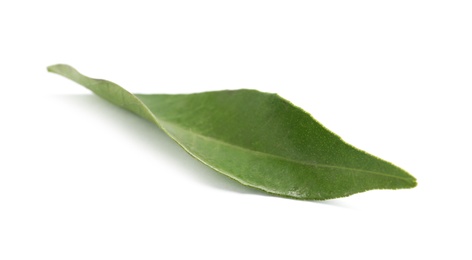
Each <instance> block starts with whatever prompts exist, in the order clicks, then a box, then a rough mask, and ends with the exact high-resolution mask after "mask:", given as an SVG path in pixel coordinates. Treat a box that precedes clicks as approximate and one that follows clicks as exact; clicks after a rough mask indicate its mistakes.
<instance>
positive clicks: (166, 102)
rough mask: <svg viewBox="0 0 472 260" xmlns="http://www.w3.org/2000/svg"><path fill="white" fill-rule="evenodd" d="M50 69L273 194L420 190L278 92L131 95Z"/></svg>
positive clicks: (319, 196)
mask: <svg viewBox="0 0 472 260" xmlns="http://www.w3.org/2000/svg"><path fill="white" fill-rule="evenodd" d="M48 71H50V72H54V73H57V74H60V75H62V76H64V77H67V78H69V79H71V80H73V81H75V82H77V83H79V84H81V85H83V86H85V87H86V88H88V89H90V90H91V91H93V92H94V93H95V94H97V95H99V96H100V97H102V98H104V99H106V100H108V101H110V102H111V103H113V104H115V105H117V106H120V107H123V108H125V109H127V110H130V111H132V112H134V113H136V114H137V115H139V116H141V117H143V118H145V119H147V120H149V121H151V122H153V123H155V124H156V125H158V126H159V127H160V128H161V129H162V130H163V131H164V132H165V133H166V134H168V135H169V136H170V137H171V138H172V139H174V140H175V141H176V142H177V143H178V144H179V145H180V146H182V147H183V148H184V149H185V151H187V152H188V153H189V154H191V155H192V156H193V157H195V158H197V159H198V160H200V161H201V162H203V163H204V164H206V165H208V166H209V167H211V168H212V169H214V170H216V171H218V172H220V173H222V174H224V175H226V176H228V177H230V178H233V179H235V180H237V181H239V182H240V183H242V184H244V185H248V186H251V187H255V188H258V189H261V190H264V191H266V192H269V193H272V194H277V195H280V196H284V197H291V198H297V199H307V200H325V199H332V198H338V197H344V196H349V195H351V194H354V193H358V192H363V191H367V190H372V189H400V188H411V187H415V186H416V179H415V178H414V177H413V176H411V175H409V174H408V173H407V172H405V171H404V170H402V169H400V168H398V167H396V166H394V165H393V164H391V163H389V162H386V161H383V160H381V159H379V158H376V157H374V156H372V155H369V154H367V153H365V152H363V151H361V150H358V149H356V148H354V147H353V146H351V145H349V144H347V143H345V142H344V141H343V140H341V138H339V137H338V136H337V135H335V134H333V133H332V132H330V131H329V130H327V129H326V128H325V127H324V126H322V125H321V124H320V123H318V122H317V121H316V120H314V119H313V118H312V117H311V116H310V115H309V114H308V113H306V112H305V111H303V110H302V109H300V108H298V107H296V106H294V105H293V104H291V103H290V102H289V101H287V100H285V99H283V98H281V97H280V96H278V95H276V94H268V93H262V92H259V91H256V90H248V89H241V90H224V91H215V92H205V93H197V94H185V95H162V94H161V95H142V94H131V93H130V92H128V91H126V90H125V89H123V88H122V87H120V86H118V85H116V84H114V83H112V82H110V81H106V80H101V79H93V78H89V77H86V76H84V75H81V74H80V73H79V72H77V71H76V70H75V69H74V68H72V67H70V66H68V65H62V64H59V65H54V66H50V67H48Z"/></svg>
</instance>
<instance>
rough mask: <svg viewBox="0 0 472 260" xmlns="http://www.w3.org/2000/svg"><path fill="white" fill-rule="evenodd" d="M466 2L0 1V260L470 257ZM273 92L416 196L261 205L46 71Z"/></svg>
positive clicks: (471, 57)
mask: <svg viewBox="0 0 472 260" xmlns="http://www.w3.org/2000/svg"><path fill="white" fill-rule="evenodd" d="M471 14H472V6H471V3H470V1H431V0H429V1H415V0H407V1H401V0H400V1H398V0H397V1H363V0H358V1H313V0H311V1H258V0H250V1H241V0H240V1H148V2H146V1H83V0H82V1H47V0H45V1H8V0H6V1H2V2H0V88H1V92H0V93H1V99H0V126H1V128H0V131H1V132H0V259H5V260H9V259H49V260H51V259H428V258H432V257H434V258H435V259H472V252H471V249H470V244H471V243H470V242H471V240H472V238H471V234H472V225H471V222H470V220H471V219H472V214H471V213H470V211H469V210H470V208H471V206H470V205H471V203H470V199H471V198H472V189H471V183H472V177H471V174H472V170H471V166H470V160H471V148H470V147H471V145H472V138H471V133H472V127H471V124H470V121H471V115H470V113H471V111H472V105H471V98H472V95H471V94H470V92H469V89H470V88H471V85H472V76H471V75H472V74H471V73H472V15H471ZM55 63H67V64H70V65H72V66H74V67H76V68H77V69H78V70H79V71H81V72H83V73H84V74H86V75H89V76H91V77H98V78H105V79H109V80H111V81H114V82H116V83H118V84H120V85H121V86H123V87H125V88H127V89H129V90H130V91H132V92H138V93H191V92H201V91H209V90H220V89H237V88H255V89H259V90H261V91H266V92H276V93H279V94H280V95H281V96H283V97H285V98H287V99H288V100H290V101H292V102H293V103H295V104H296V105H298V106H300V107H302V108H304V109H305V110H306V111H308V112H310V113H311V114H312V115H313V116H314V117H315V118H316V119H317V120H319V121H320V122H321V123H323V124H324V125H325V126H327V127H328V128H329V129H331V130H332V131H333V132H335V133H337V134H339V135H340V136H341V137H342V138H343V139H344V140H346V141H347V142H349V143H351V144H353V145H354V146H356V147H358V148H360V149H363V150H365V151H368V152H370V153H372V154H374V155H377V156H379V157H381V158H384V159H386V160H388V161H391V162H393V163H394V164H396V165H398V166H400V167H402V168H404V169H406V170H407V171H409V172H410V173H411V174H412V175H414V176H415V177H416V178H417V179H418V187H416V188H414V189H410V190H397V191H386V190H384V191H370V192H366V193H362V194H357V195H353V196H351V197H347V198H343V199H336V200H330V201H325V202H309V201H308V202H307V201H297V200H290V199H283V198H278V197H273V196H268V195H266V194H264V193H262V192H259V191H256V190H253V189H250V188H246V187H244V186H242V185H239V184H238V183H235V182H234V181H232V180H230V179H228V178H226V177H223V176H221V175H219V174H218V173H216V172H214V171H212V170H210V169H209V168H207V167H206V166H204V165H202V164H201V163H199V162H198V161H196V160H194V159H193V158H191V157H190V156H189V155H187V154H186V153H185V152H184V151H183V150H182V149H181V148H180V147H179V146H178V145H176V144H175V143H173V141H171V140H170V139H169V138H168V137H167V136H165V135H164V134H163V133H162V132H161V131H160V130H159V129H158V128H156V127H155V126H153V125H152V124H150V123H147V122H145V121H144V120H142V119H140V118H138V117H136V116H134V115H132V114H130V113H128V112H125V111H123V110H121V109H119V108H116V107H114V106H112V105H110V104H108V103H106V102H105V101H103V100H101V99H99V98H97V97H95V96H93V95H91V94H90V93H89V92H88V91H87V90H85V89H84V88H83V87H81V86H79V85H77V84H75V83H73V82H71V81H69V80H67V79H65V78H62V77H59V76H57V75H53V74H50V73H47V72H46V67H47V66H48V65H52V64H55Z"/></svg>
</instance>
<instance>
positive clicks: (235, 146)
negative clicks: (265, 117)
mask: <svg viewBox="0 0 472 260" xmlns="http://www.w3.org/2000/svg"><path fill="white" fill-rule="evenodd" d="M152 114H153V115H154V113H152ZM154 116H155V115H154ZM155 118H156V119H157V117H156V116H155ZM157 121H159V123H160V124H159V125H160V126H161V127H162V128H164V129H165V127H164V124H169V125H172V126H173V127H176V128H179V129H180V130H182V131H185V132H187V133H190V134H192V135H196V136H199V137H201V138H203V139H207V140H211V141H213V142H216V143H219V144H222V145H226V146H230V147H233V148H236V149H239V150H243V151H246V152H249V153H252V154H257V155H262V156H266V157H272V158H276V159H279V160H284V161H288V162H291V163H296V164H302V165H307V166H312V167H319V168H329V169H339V170H351V171H354V172H364V173H369V174H374V175H379V176H384V177H389V178H396V179H401V180H405V181H412V180H411V179H408V178H403V177H400V176H396V175H389V174H385V173H383V172H376V171H369V170H364V169H358V168H351V167H344V166H336V165H329V164H320V163H314V162H308V161H299V160H294V159H292V158H287V157H282V156H280V155H276V154H271V153H267V152H261V151H257V150H251V149H248V148H246V147H243V146H240V145H237V144H233V143H228V142H225V141H222V140H220V139H217V138H214V137H210V136H206V135H203V134H201V133H198V132H193V131H189V130H187V128H184V127H182V126H181V125H179V124H176V123H174V122H169V121H166V120H162V119H157ZM166 132H167V133H168V134H169V135H170V133H169V131H168V130H167V129H166ZM173 139H174V140H177V138H173ZM179 143H180V142H179ZM180 144H181V145H184V144H182V143H180Z"/></svg>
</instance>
